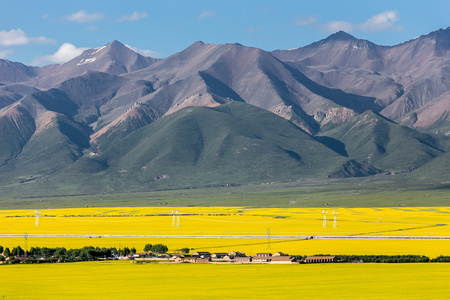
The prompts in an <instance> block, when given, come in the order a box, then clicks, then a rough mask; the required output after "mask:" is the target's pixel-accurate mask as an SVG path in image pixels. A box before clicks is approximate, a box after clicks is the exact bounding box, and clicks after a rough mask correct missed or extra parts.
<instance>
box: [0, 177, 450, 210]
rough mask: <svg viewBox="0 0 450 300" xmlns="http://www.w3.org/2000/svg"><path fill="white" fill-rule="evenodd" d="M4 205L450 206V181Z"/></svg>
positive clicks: (308, 184) (328, 183) (277, 186)
mask: <svg viewBox="0 0 450 300" xmlns="http://www.w3.org/2000/svg"><path fill="white" fill-rule="evenodd" d="M1 192H2V189H1V188H0V207H1V208H2V209H37V208H40V209H44V208H69V207H74V208H77V207H87V206H95V207H108V206H109V207H124V206H126V207H133V206H136V207H165V206H167V207H182V206H204V207H205V206H249V207H292V208H295V207H326V206H332V207H395V206H410V207H413V206H448V205H449V204H450V188H449V185H445V184H440V185H434V184H426V183H423V184H422V183H414V184H412V183H411V182H410V181H409V179H408V177H407V176H403V175H402V176H398V177H395V176H394V177H393V176H385V175H379V176H374V177H368V178H353V179H345V180H316V181H303V182H290V183H266V184H259V185H246V186H231V187H211V188H195V189H194V188H193V189H179V190H164V191H153V192H141V193H124V194H117V193H111V194H108V193H102V194H92V195H90V194H89V195H75V196H73V195H72V196H70V195H69V196H65V195H59V196H58V195H56V196H53V197H37V196H36V197H35V196H33V195H32V194H30V195H28V196H26V197H23V196H19V195H9V196H5V194H3V193H1Z"/></svg>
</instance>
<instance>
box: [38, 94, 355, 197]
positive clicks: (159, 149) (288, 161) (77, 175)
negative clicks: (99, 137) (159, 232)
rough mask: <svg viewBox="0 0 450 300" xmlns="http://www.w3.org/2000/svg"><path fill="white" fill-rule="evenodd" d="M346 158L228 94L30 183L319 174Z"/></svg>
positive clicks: (60, 188)
mask: <svg viewBox="0 0 450 300" xmlns="http://www.w3.org/2000/svg"><path fill="white" fill-rule="evenodd" d="M346 161H347V158H346V157H344V156H342V155H340V154H338V153H337V152H335V151H333V150H331V149H330V148H328V147H326V146H325V145H323V144H321V143H319V142H318V141H316V140H315V139H314V138H312V137H311V136H310V135H308V134H306V133H305V132H303V131H302V130H300V129H299V128H298V127H296V126H295V125H293V124H292V123H290V122H289V121H287V120H285V119H283V118H280V117H278V116H276V115H274V114H272V113H270V112H267V111H265V110H262V109H260V108H257V107H254V106H251V105H248V104H245V103H239V102H231V103H229V104H224V105H221V106H218V107H216V108H205V107H189V108H186V109H183V110H180V111H178V112H176V113H173V114H171V115H169V116H166V117H165V118H162V119H160V120H158V121H155V122H154V123H151V124H149V125H147V126H144V127H142V128H140V129H138V130H136V131H134V132H132V133H130V134H129V135H127V136H126V137H125V138H123V139H122V140H120V141H117V143H116V144H114V145H112V146H110V147H109V148H108V149H107V150H106V151H105V152H103V153H94V152H89V153H87V152H86V155H85V156H84V157H83V158H81V159H80V160H78V161H77V162H75V163H73V164H71V165H69V166H68V167H66V168H64V169H62V170H61V171H59V172H57V173H56V174H54V175H53V176H50V177H48V178H42V179H40V180H38V181H37V182H35V183H33V184H32V185H30V188H33V189H34V191H35V193H39V189H38V190H37V191H38V192H36V189H35V188H36V187H37V184H39V182H40V183H42V184H43V185H42V186H47V187H50V186H51V187H52V193H55V194H64V193H69V194H73V193H77V192H78V193H82V192H85V193H98V192H101V191H106V192H123V191H144V190H150V189H165V188H171V189H172V188H186V187H198V186H213V185H227V184H229V185H235V184H250V183H261V182H273V181H292V180H299V179H310V178H325V177H327V175H328V174H330V173H331V172H333V171H334V170H335V169H336V168H338V167H339V166H340V165H342V164H344V163H345V162H346ZM33 185H34V187H33ZM40 192H44V191H40ZM45 192H48V188H47V189H46V191H45Z"/></svg>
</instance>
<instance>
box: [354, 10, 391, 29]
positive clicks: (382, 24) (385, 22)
mask: <svg viewBox="0 0 450 300" xmlns="http://www.w3.org/2000/svg"><path fill="white" fill-rule="evenodd" d="M398 19H399V16H398V12H396V11H393V10H388V11H385V12H382V13H381V14H378V15H375V16H372V17H371V18H370V19H368V20H367V21H365V22H364V23H362V24H359V25H358V28H359V29H360V30H362V31H381V30H386V29H391V28H394V27H395V22H397V21H398Z"/></svg>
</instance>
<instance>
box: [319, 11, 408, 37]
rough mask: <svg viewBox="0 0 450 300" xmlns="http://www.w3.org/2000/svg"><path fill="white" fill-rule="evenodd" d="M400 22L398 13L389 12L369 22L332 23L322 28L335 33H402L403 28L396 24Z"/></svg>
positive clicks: (376, 16) (371, 18)
mask: <svg viewBox="0 0 450 300" xmlns="http://www.w3.org/2000/svg"><path fill="white" fill-rule="evenodd" d="M398 20H399V14H398V12H397V11H393V10H387V11H384V12H382V13H381V14H378V15H374V16H372V17H370V18H369V19H368V20H367V21H365V22H363V23H360V24H353V23H350V22H347V21H330V22H328V23H326V24H324V25H323V26H322V28H323V29H324V30H325V31H327V32H329V33H333V32H336V31H339V30H343V31H346V32H352V31H354V30H360V31H366V32H376V31H383V30H394V31H402V29H403V28H402V27H401V26H396V25H395V24H396V22H397V21H398Z"/></svg>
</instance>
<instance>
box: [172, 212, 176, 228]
mask: <svg viewBox="0 0 450 300" xmlns="http://www.w3.org/2000/svg"><path fill="white" fill-rule="evenodd" d="M176 213H177V211H175V214H176ZM172 227H175V215H174V214H173V209H172Z"/></svg>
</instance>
